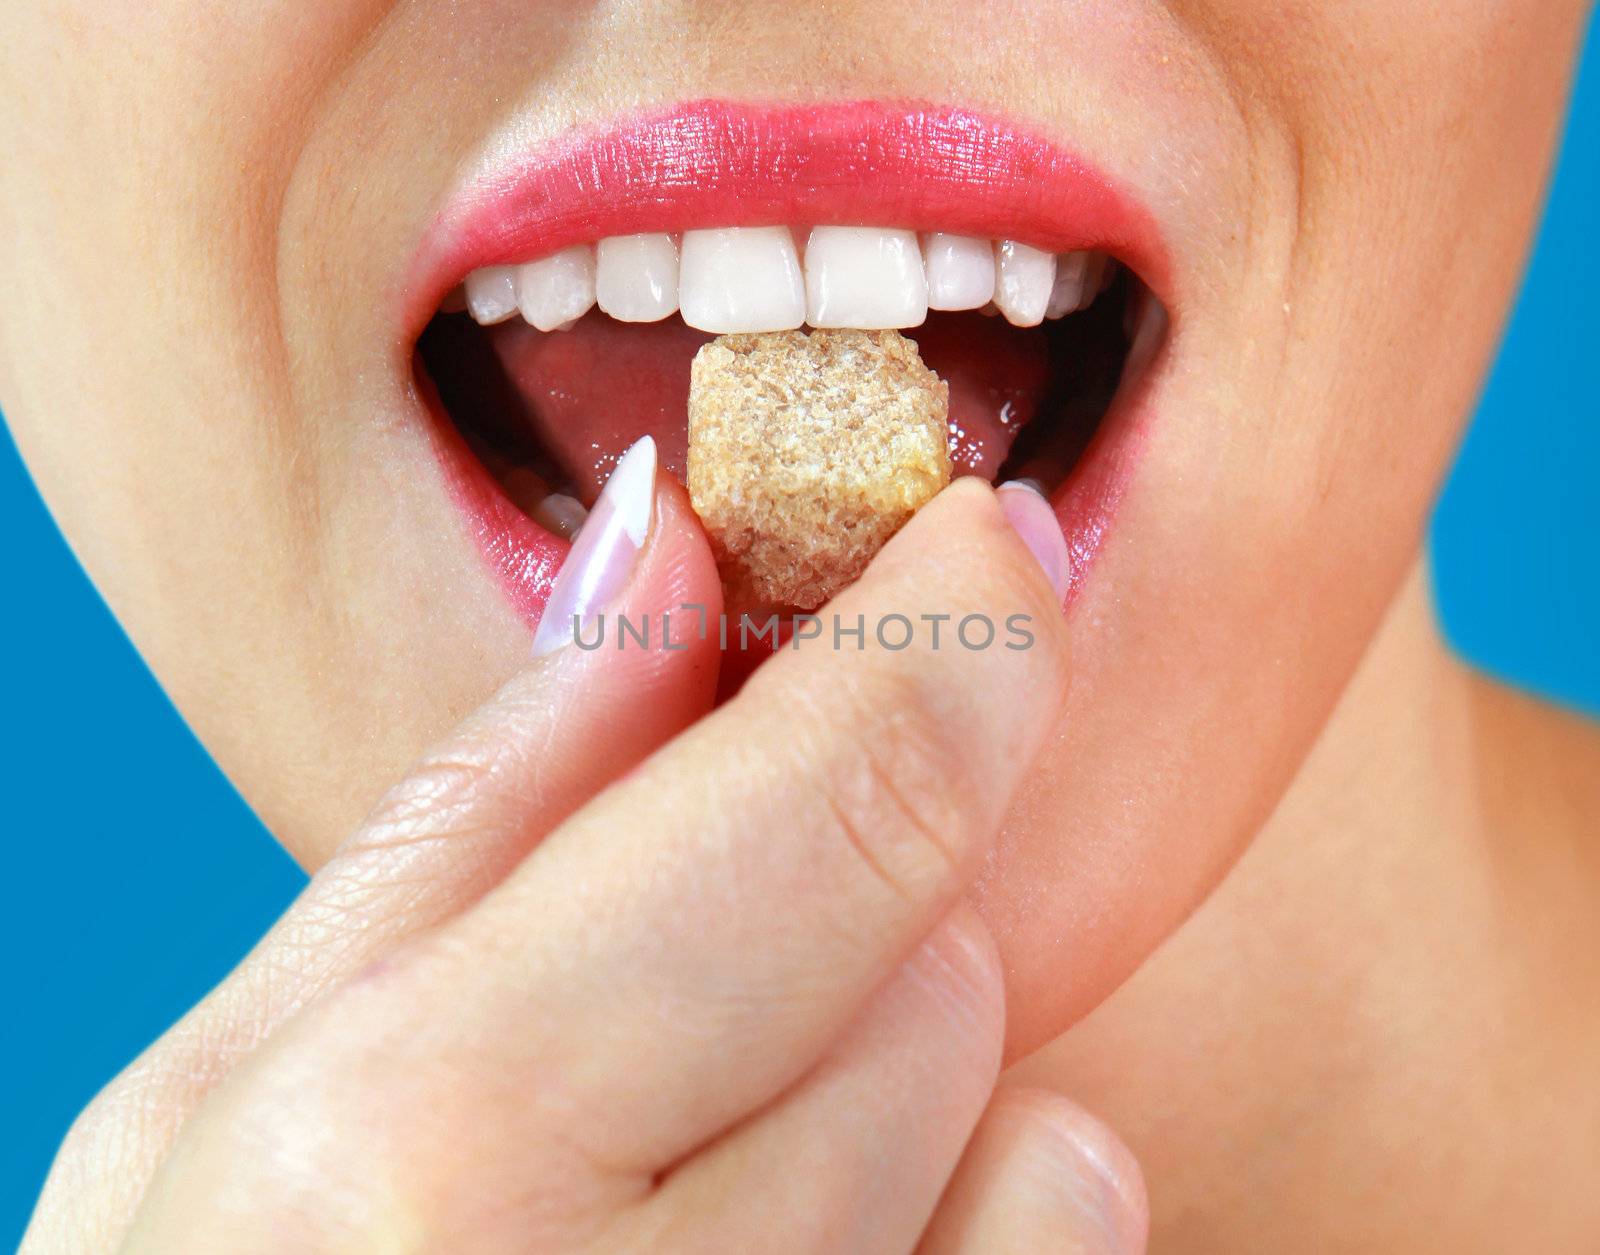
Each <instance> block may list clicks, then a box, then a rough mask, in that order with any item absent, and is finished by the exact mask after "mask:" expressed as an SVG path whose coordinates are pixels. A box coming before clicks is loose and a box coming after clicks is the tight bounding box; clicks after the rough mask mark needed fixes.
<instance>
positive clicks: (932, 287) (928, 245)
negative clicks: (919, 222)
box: [922, 231, 994, 309]
mask: <svg viewBox="0 0 1600 1255" xmlns="http://www.w3.org/2000/svg"><path fill="white" fill-rule="evenodd" d="M922 257H923V263H924V265H925V266H926V267H927V271H928V308H929V309H982V308H983V307H984V306H985V305H987V304H988V303H989V302H990V301H992V300H993V299H994V246H993V245H992V244H990V243H989V241H988V240H982V239H978V238H976V237H974V236H970V235H946V234H945V233H944V232H942V231H935V232H933V233H932V234H931V235H929V236H928V238H927V241H926V242H925V243H924V244H923V246H922Z"/></svg>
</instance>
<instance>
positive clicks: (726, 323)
mask: <svg viewBox="0 0 1600 1255" xmlns="http://www.w3.org/2000/svg"><path fill="white" fill-rule="evenodd" d="M682 239H683V243H682V246H681V248H680V247H679V245H678V244H677V243H676V241H675V237H673V236H671V235H667V234H664V233H661V232H653V233H644V234H639V235H616V236H610V237H608V238H606V239H603V240H601V241H600V242H599V243H598V244H596V245H587V244H579V245H575V246H573V247H571V248H567V249H563V250H562V251H561V252H559V253H556V254H554V255H552V256H550V257H545V258H543V259H541V260H539V261H535V262H531V263H529V264H527V265H522V266H485V267H483V268H482V269H479V270H474V271H473V272H472V273H471V274H469V275H468V276H467V277H466V279H465V281H464V282H463V284H462V286H461V287H460V288H458V289H457V290H456V291H455V292H454V293H452V294H451V296H450V297H449V298H446V300H445V302H444V304H443V305H441V309H443V310H444V311H445V312H451V311H453V310H456V309H458V308H460V306H461V304H462V303H463V302H464V303H465V305H466V308H467V310H468V312H469V313H470V314H471V315H472V317H473V318H474V319H475V320H476V321H478V322H479V323H482V324H484V325H489V324H492V323H498V322H503V321H504V320H505V319H507V318H509V317H510V316H511V315H512V314H513V313H515V312H516V311H517V310H518V309H520V310H521V311H522V316H523V317H524V318H525V319H527V321H528V322H529V323H531V324H532V325H533V326H535V327H537V328H538V329H539V330H540V331H565V330H566V329H567V328H568V327H571V326H572V325H573V324H574V323H575V322H577V321H578V319H580V318H582V317H583V316H584V314H586V313H588V311H589V310H590V309H591V308H593V307H594V305H595V304H596V302H598V303H599V306H600V308H601V309H602V310H603V311H604V312H605V313H606V314H608V315H610V316H611V317H612V318H615V319H617V320H618V321H619V322H657V321H659V320H661V319H663V318H669V317H671V316H672V314H673V313H674V312H675V311H681V313H682V315H683V321H684V322H685V323H686V324H687V325H688V326H691V327H694V328H696V329H698V330H700V331H708V332H711V333H713V334H717V335H722V334H728V333H731V332H755V331H787V330H791V329H793V328H796V327H800V326H802V325H804V324H807V323H809V324H810V325H811V326H813V327H851V328H859V329H861V330H867V331H871V330H880V329H887V328H900V327H917V326H920V325H921V324H922V323H923V322H924V321H926V319H927V315H928V311H929V310H930V309H934V310H977V311H978V312H979V313H981V314H986V315H990V316H994V315H997V314H1003V315H1005V317H1006V319H1007V320H1008V321H1009V322H1011V323H1012V324H1014V325H1015V326H1018V327H1034V326H1037V325H1038V324H1039V323H1040V322H1042V321H1043V320H1044V319H1046V318H1052V319H1054V318H1064V317H1066V316H1067V315H1068V314H1072V313H1075V312H1077V311H1078V310H1082V309H1087V308H1088V307H1089V306H1090V305H1093V304H1094V302H1095V300H1096V299H1097V298H1098V297H1099V295H1100V293H1101V292H1103V291H1104V290H1105V289H1106V288H1108V287H1110V286H1111V284H1112V283H1113V282H1114V281H1115V279H1116V277H1117V275H1118V274H1119V273H1120V270H1121V268H1120V267H1119V266H1118V265H1117V263H1116V262H1114V261H1112V260H1111V258H1110V257H1108V256H1107V255H1106V254H1105V253H1101V252H1092V251H1087V250H1079V251H1076V252H1071V253H1063V254H1061V255H1060V256H1059V257H1056V256H1053V255H1051V254H1050V253H1047V252H1044V251H1043V250H1041V249H1037V248H1034V247H1032V246H1031V245H1028V244H1022V243H1019V242H1018V241H1016V240H995V241H993V242H992V243H991V242H990V241H988V240H985V239H980V238H977V237H974V236H968V235H952V234H949V233H947V232H943V231H932V232H929V233H928V234H927V235H925V236H924V237H922V240H921V242H920V244H919V242H918V238H917V236H916V234H915V233H914V232H912V231H903V230H899V229H895V228H889V227H841V226H819V227H814V228H811V229H810V231H809V234H808V235H807V236H806V237H805V239H804V240H803V241H802V242H801V247H800V248H797V247H796V238H795V236H794V234H793V233H792V232H791V231H790V229H789V228H787V227H726V228H718V229H711V230H699V231H688V232H685V233H684V235H683V237H682Z"/></svg>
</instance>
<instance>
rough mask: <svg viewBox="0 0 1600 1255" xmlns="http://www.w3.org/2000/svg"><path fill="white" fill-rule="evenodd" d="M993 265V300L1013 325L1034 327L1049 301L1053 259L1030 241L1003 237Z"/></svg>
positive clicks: (1038, 322) (1053, 282)
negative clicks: (1019, 241)
mask: <svg viewBox="0 0 1600 1255" xmlns="http://www.w3.org/2000/svg"><path fill="white" fill-rule="evenodd" d="M995 252H996V253H998V254H999V262H998V264H997V265H996V267H995V270H996V276H995V280H996V281H995V293H994V303H995V304H996V305H998V306H999V307H1000V312H1001V313H1002V314H1004V315H1005V316H1006V319H1007V321H1009V322H1010V323H1011V324H1012V325H1013V326H1017V327H1037V326H1038V325H1039V324H1040V323H1041V322H1043V321H1044V312H1045V310H1046V309H1047V308H1048V307H1049V305H1050V292H1051V290H1052V289H1053V288H1054V287H1055V283H1056V259H1055V255H1054V254H1053V253H1046V252H1043V251H1041V250H1040V249H1037V248H1034V247H1033V246H1032V245H1029V244H1019V243H1017V242H1016V241H1015V240H1002V241H1001V242H1000V246H999V248H997V249H996V250H995Z"/></svg>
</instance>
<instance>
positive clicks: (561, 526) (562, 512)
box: [533, 492, 589, 540]
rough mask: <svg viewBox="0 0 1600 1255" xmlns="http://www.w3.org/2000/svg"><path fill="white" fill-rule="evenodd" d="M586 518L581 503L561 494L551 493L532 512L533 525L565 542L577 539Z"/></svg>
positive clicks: (585, 512)
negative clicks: (537, 525)
mask: <svg viewBox="0 0 1600 1255" xmlns="http://www.w3.org/2000/svg"><path fill="white" fill-rule="evenodd" d="M588 517H589V511H588V510H586V509H584V506H583V503H582V502H581V501H579V500H578V499H577V498H576V497H569V496H567V495H566V493H562V492H553V493H551V494H550V495H549V496H548V497H546V498H545V499H544V500H543V501H541V502H540V503H539V504H538V506H537V507H536V508H535V509H534V511H533V521H534V522H535V523H537V524H539V526H540V527H543V528H545V529H546V530H548V531H552V532H554V533H555V534H556V535H557V536H561V537H564V538H565V539H567V540H575V539H576V538H577V535H578V532H579V530H580V529H581V528H582V527H583V525H584V522H585V521H586V520H587V519H588Z"/></svg>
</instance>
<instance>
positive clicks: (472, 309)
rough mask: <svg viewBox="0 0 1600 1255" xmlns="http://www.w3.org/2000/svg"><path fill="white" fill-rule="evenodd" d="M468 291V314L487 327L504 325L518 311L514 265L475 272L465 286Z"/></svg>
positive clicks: (485, 268)
mask: <svg viewBox="0 0 1600 1255" xmlns="http://www.w3.org/2000/svg"><path fill="white" fill-rule="evenodd" d="M462 286H464V287H465V288H466V290H467V312H468V313H470V314H471V315H472V318H473V321H474V322H479V323H482V324H483V325H484V326H485V327H487V326H490V325H492V324H494V323H497V322H504V321H505V320H506V319H507V318H510V317H511V315H512V314H514V313H516V312H517V271H516V267H514V266H485V267H483V268H482V269H481V270H474V271H473V272H472V273H471V274H470V275H468V276H467V277H466V281H465V283H464V284H463V285H462Z"/></svg>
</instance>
